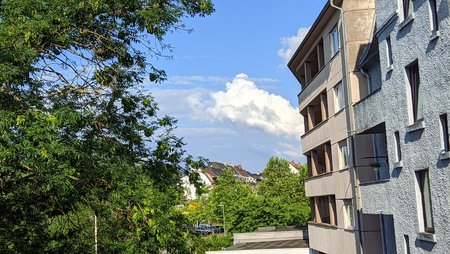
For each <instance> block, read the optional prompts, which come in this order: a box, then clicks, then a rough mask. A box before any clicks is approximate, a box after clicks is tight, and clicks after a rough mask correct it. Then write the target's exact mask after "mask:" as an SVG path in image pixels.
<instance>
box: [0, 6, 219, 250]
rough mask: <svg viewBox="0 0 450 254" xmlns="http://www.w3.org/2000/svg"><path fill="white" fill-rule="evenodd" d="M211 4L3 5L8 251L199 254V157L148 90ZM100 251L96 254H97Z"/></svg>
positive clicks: (2, 153) (0, 65)
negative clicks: (193, 222) (194, 213)
mask: <svg viewBox="0 0 450 254" xmlns="http://www.w3.org/2000/svg"><path fill="white" fill-rule="evenodd" d="M213 11H214V9H213V6H212V3H211V2H210V0H168V1H167V0H164V1H163V0H145V1H142V0H126V1H125V0H77V1H74V0H20V1H19V0H6V1H2V3H1V5H0V84H1V85H0V115H1V118H0V207H2V209H0V252H2V253H79V252H86V251H87V250H89V249H93V248H94V247H93V246H94V240H93V229H92V228H93V221H92V220H93V219H92V218H93V216H96V217H98V221H99V231H100V232H101V233H100V234H99V246H98V247H99V252H102V253H149V252H150V253H160V252H161V251H166V252H169V253H188V252H189V251H190V246H189V245H188V241H187V235H186V234H184V232H183V231H181V230H180V228H183V227H184V225H185V224H186V223H187V222H186V220H185V218H184V217H183V216H182V215H181V212H180V211H179V209H178V208H177V207H176V206H177V205H178V204H179V202H180V199H181V198H182V190H181V187H180V172H181V171H182V170H184V167H183V163H184V162H191V161H192V158H190V157H189V156H187V155H186V154H185V151H184V150H183V142H182V140H181V139H179V138H177V137H175V136H174V135H173V134H172V130H173V129H174V128H175V127H176V121H175V119H173V118H170V117H166V116H163V117H159V116H158V115H157V109H158V108H157V105H156V103H155V101H154V100H153V98H152V97H151V96H149V95H148V94H145V93H144V92H142V91H141V89H140V84H142V83H143V82H144V81H145V80H146V79H145V75H147V73H149V76H148V77H149V80H150V81H154V82H160V81H162V80H164V78H165V72H164V71H163V70H161V69H158V68H156V67H155V66H154V65H152V64H151V63H150V62H149V59H151V57H154V56H158V55H161V54H162V52H161V49H164V48H166V47H168V45H166V44H165V43H164V41H163V38H164V36H165V34H166V33H167V32H169V31H173V30H175V29H184V26H183V24H182V23H181V20H182V18H184V17H185V16H196V15H200V16H205V15H209V14H210V13H212V12H213ZM89 252H90V251H89Z"/></svg>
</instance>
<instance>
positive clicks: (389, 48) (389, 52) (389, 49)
mask: <svg viewBox="0 0 450 254" xmlns="http://www.w3.org/2000/svg"><path fill="white" fill-rule="evenodd" d="M386 51H387V64H388V67H391V66H392V64H393V63H394V61H393V60H392V45H391V37H390V36H388V37H387V38H386Z"/></svg>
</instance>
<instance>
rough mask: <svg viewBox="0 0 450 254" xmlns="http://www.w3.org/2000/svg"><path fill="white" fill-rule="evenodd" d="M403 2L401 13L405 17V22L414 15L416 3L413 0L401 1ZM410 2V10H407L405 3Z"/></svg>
mask: <svg viewBox="0 0 450 254" xmlns="http://www.w3.org/2000/svg"><path fill="white" fill-rule="evenodd" d="M400 1H401V6H402V8H401V10H400V11H401V13H402V16H403V20H405V19H407V18H408V17H409V16H411V15H413V13H414V1H412V0H400ZM406 1H407V2H408V10H405V2H406Z"/></svg>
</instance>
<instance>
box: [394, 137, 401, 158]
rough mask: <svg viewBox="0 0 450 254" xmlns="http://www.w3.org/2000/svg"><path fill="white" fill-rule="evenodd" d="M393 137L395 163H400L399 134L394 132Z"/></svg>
mask: <svg viewBox="0 0 450 254" xmlns="http://www.w3.org/2000/svg"><path fill="white" fill-rule="evenodd" d="M394 136H395V157H396V159H397V161H396V162H399V161H402V150H401V148H400V133H399V132H398V131H396V132H395V133H394Z"/></svg>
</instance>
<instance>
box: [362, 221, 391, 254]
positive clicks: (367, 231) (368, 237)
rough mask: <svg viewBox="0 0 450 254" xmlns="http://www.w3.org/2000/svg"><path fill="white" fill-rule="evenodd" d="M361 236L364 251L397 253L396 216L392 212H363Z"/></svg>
mask: <svg viewBox="0 0 450 254" xmlns="http://www.w3.org/2000/svg"><path fill="white" fill-rule="evenodd" d="M360 217H361V223H360V227H361V237H362V239H361V240H362V242H363V244H362V248H363V252H364V253H368V254H379V253H386V254H387V253H396V243H395V230H394V217H393V216H392V215H390V214H380V213H376V214H368V213H361V216H360Z"/></svg>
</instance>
